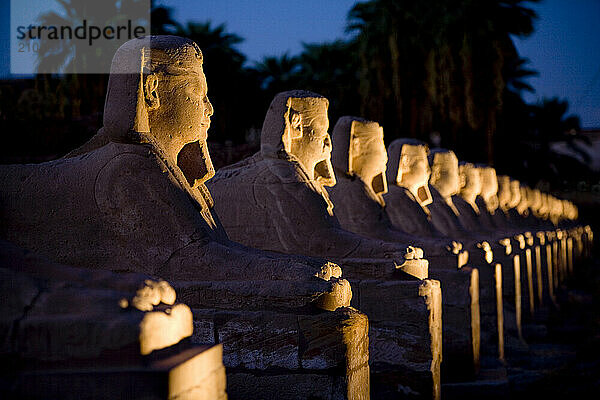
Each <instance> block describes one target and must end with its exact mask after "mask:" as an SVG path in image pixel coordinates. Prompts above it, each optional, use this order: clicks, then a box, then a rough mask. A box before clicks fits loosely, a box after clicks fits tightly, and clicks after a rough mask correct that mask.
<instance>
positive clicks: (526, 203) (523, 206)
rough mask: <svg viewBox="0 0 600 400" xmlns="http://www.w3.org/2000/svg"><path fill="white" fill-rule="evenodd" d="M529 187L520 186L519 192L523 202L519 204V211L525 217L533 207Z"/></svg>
mask: <svg viewBox="0 0 600 400" xmlns="http://www.w3.org/2000/svg"><path fill="white" fill-rule="evenodd" d="M528 189H529V188H528V187H527V186H525V185H524V184H521V185H520V186H519V192H520V193H521V200H520V201H519V204H517V211H518V212H519V213H520V214H521V215H524V216H527V215H529V208H530V207H531V198H530V197H529V191H528Z"/></svg>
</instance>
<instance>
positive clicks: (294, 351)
mask: <svg viewBox="0 0 600 400" xmlns="http://www.w3.org/2000/svg"><path fill="white" fill-rule="evenodd" d="M193 312H194V335H193V337H192V341H193V342H196V343H206V342H209V343H215V342H217V343H222V344H223V364H225V366H226V367H227V380H228V388H227V392H228V394H229V396H230V398H231V399H272V398H273V399H274V398H282V399H283V398H285V399H307V398H323V399H338V398H339V399H368V398H369V391H370V383H369V378H370V376H369V337H368V331H369V322H368V320H367V317H366V316H365V315H364V314H362V313H360V312H358V311H357V310H355V309H353V308H342V309H338V310H336V311H334V312H327V311H317V310H315V311H314V313H308V312H306V313H296V314H292V313H282V312H275V311H246V312H244V311H216V310H205V309H194V310H193Z"/></svg>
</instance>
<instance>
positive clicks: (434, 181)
mask: <svg viewBox="0 0 600 400" xmlns="http://www.w3.org/2000/svg"><path fill="white" fill-rule="evenodd" d="M429 164H430V166H431V177H430V178H429V183H430V184H431V185H432V186H433V187H434V188H436V190H437V191H438V192H440V194H441V195H442V197H444V198H445V199H450V198H451V197H452V196H454V195H455V194H458V191H459V190H460V180H459V174H458V158H456V155H455V154H454V152H453V151H452V150H446V149H433V150H431V152H430V154H429Z"/></svg>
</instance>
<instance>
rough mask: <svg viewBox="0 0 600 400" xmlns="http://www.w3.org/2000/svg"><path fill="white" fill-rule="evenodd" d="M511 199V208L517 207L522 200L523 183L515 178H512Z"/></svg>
mask: <svg viewBox="0 0 600 400" xmlns="http://www.w3.org/2000/svg"><path fill="white" fill-rule="evenodd" d="M510 194H511V199H510V203H509V205H508V206H509V208H514V207H516V206H517V205H518V204H519V203H520V202H521V183H520V182H519V181H517V180H515V179H511V180H510Z"/></svg>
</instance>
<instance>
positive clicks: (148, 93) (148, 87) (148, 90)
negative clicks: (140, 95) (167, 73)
mask: <svg viewBox="0 0 600 400" xmlns="http://www.w3.org/2000/svg"><path fill="white" fill-rule="evenodd" d="M157 88H158V76H157V75H156V74H151V75H148V76H147V77H146V82H145V84H144V99H145V101H146V107H147V108H148V110H156V109H157V108H158V107H160V99H159V98H158V92H157V91H156V89H157Z"/></svg>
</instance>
